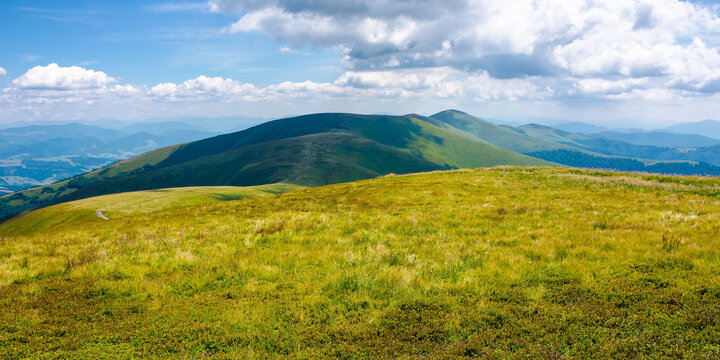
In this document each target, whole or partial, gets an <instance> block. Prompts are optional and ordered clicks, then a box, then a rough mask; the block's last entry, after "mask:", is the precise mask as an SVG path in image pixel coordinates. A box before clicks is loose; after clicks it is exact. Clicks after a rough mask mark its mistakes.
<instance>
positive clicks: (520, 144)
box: [431, 110, 568, 153]
mask: <svg viewBox="0 0 720 360" xmlns="http://www.w3.org/2000/svg"><path fill="white" fill-rule="evenodd" d="M431 118H433V119H436V120H439V122H436V124H437V125H442V124H446V125H450V126H452V127H454V128H457V129H460V130H462V131H465V132H467V133H470V134H472V135H474V136H477V137H478V138H480V139H482V140H484V141H487V142H489V143H491V144H494V145H496V146H499V147H501V148H504V149H509V150H512V151H517V152H519V153H528V152H536V151H548V150H556V149H563V148H568V147H567V146H564V145H561V144H559V143H557V142H555V141H554V140H552V139H542V138H538V137H535V136H531V135H530V136H529V135H526V134H523V133H521V132H518V131H514V130H513V129H509V128H507V127H503V126H499V125H495V124H493V123H490V122H488V121H485V120H482V119H480V118H477V117H475V116H472V115H470V114H466V113H464V112H462V111H457V110H447V111H443V112H439V113H437V114H435V115H432V116H431Z"/></svg>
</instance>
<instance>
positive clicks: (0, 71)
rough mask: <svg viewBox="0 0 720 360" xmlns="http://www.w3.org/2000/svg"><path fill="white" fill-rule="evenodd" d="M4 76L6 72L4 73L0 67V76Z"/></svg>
mask: <svg viewBox="0 0 720 360" xmlns="http://www.w3.org/2000/svg"><path fill="white" fill-rule="evenodd" d="M5 74H7V71H5V69H3V68H1V67H0V76H3V75H5Z"/></svg>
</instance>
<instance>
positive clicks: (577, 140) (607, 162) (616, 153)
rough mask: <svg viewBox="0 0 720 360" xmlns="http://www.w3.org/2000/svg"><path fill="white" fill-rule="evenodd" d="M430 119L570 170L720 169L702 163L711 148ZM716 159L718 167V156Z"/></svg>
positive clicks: (471, 119) (453, 113)
mask: <svg viewBox="0 0 720 360" xmlns="http://www.w3.org/2000/svg"><path fill="white" fill-rule="evenodd" d="M431 118H433V119H436V120H437V121H438V122H439V125H440V126H442V124H446V125H447V126H450V127H452V128H456V129H460V130H462V131H465V132H467V133H469V134H472V135H474V136H476V137H478V138H480V139H482V140H485V141H487V142H489V143H491V144H494V145H497V146H499V147H502V148H505V149H510V150H513V151H517V152H520V153H523V154H526V155H529V156H533V157H535V158H539V159H544V160H547V161H550V162H554V163H557V164H563V165H567V166H572V167H582V168H595V169H607V170H619V171H636V172H649V173H663V174H680V175H713V176H718V175H720V167H718V166H716V165H714V164H709V163H707V162H706V161H707V160H708V158H710V157H711V156H712V154H714V149H712V148H707V149H706V148H700V149H701V150H699V153H700V155H698V156H695V157H694V156H693V155H692V154H691V155H688V150H687V149H681V150H676V149H671V148H659V147H654V146H642V145H634V144H630V143H626V142H622V141H615V140H607V139H600V138H594V137H591V136H588V135H583V134H577V133H570V132H566V131H562V130H558V129H555V128H552V127H549V126H543V125H536V124H529V125H524V126H520V127H512V126H507V125H503V126H499V125H495V124H492V123H490V122H487V121H484V120H482V119H480V118H477V117H475V116H472V115H470V114H467V113H464V112H461V111H457V110H447V111H443V112H440V113H438V114H435V115H432V116H431ZM696 159H697V161H696ZM716 160H717V161H718V165H720V157H718V158H716Z"/></svg>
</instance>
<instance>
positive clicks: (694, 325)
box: [0, 168, 720, 359]
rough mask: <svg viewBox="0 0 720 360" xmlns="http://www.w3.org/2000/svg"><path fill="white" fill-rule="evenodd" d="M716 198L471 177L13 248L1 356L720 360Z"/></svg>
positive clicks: (566, 174) (309, 195)
mask: <svg viewBox="0 0 720 360" xmlns="http://www.w3.org/2000/svg"><path fill="white" fill-rule="evenodd" d="M719 194H720V181H718V180H716V179H705V178H690V177H660V176H646V175H628V174H616V173H606V172H596V171H581V170H574V169H548V168H493V169H483V170H466V171H463V170H458V171H450V172H437V173H427V174H418V175H409V176H392V177H385V178H380V179H376V180H368V181H360V182H354V183H346V184H338V185H331V186H325V187H320V188H313V189H305V190H297V191H293V192H289V193H285V194H280V195H277V196H272V197H264V198H256V199H247V200H241V201H229V202H222V203H215V204H210V205H202V206H191V207H183V208H175V209H166V210H164V211H159V212H153V213H148V214H144V215H142V216H127V217H121V218H118V219H113V220H112V221H102V220H100V219H94V218H90V219H80V220H78V221H77V222H76V223H75V224H76V225H75V226H71V227H64V228H55V229H54V230H53V231H38V232H36V233H35V234H32V235H26V236H21V235H12V236H8V235H5V236H3V237H2V238H1V239H0V309H2V311H0V358H8V359H16V358H25V357H30V358H56V357H57V358H78V359H81V358H133V357H135V358H168V357H169V358H202V357H207V356H214V357H217V358H285V357H291V358H308V359H310V358H348V359H354V358H387V357H400V358H433V359H435V358H463V357H467V358H478V357H480V358H482V357H485V358H578V359H589V358H598V359H599V358H668V359H670V358H672V359H674V358H692V359H716V358H719V357H720V201H718V195H719ZM12 226H18V225H17V224H15V225H13V224H3V225H0V233H5V234H7V233H9V232H12V231H10V228H11V227H12Z"/></svg>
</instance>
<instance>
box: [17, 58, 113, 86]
mask: <svg viewBox="0 0 720 360" xmlns="http://www.w3.org/2000/svg"><path fill="white" fill-rule="evenodd" d="M115 80H116V79H115V78H112V77H110V76H108V75H107V74H105V73H104V72H102V71H95V70H88V69H85V68H82V67H79V66H70V67H61V66H59V65H58V64H55V63H52V64H50V65H47V66H36V67H34V68H32V69H30V70H28V71H27V72H26V73H25V74H23V75H22V76H20V77H19V78H17V79H15V80H13V82H12V84H13V85H14V86H15V87H16V88H19V89H35V90H83V89H99V88H104V87H105V86H106V85H108V84H110V83H113V82H115Z"/></svg>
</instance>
